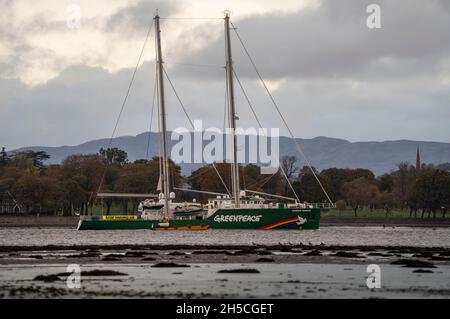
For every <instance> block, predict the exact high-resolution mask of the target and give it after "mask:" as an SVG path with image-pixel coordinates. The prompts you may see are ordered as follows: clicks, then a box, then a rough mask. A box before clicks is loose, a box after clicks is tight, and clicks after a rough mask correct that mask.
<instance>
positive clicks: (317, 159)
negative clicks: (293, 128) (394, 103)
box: [16, 133, 450, 175]
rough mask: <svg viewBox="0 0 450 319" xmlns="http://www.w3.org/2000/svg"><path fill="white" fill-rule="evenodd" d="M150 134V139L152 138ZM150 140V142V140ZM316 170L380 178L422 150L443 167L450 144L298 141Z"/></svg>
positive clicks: (136, 152)
mask: <svg viewBox="0 0 450 319" xmlns="http://www.w3.org/2000/svg"><path fill="white" fill-rule="evenodd" d="M149 134H150V136H149ZM149 137H150V139H149ZM297 140H298V142H299V143H300V145H301V146H302V148H303V150H304V152H305V154H306V156H307V157H308V159H309V161H310V162H311V164H312V165H313V166H315V167H316V168H317V169H319V170H322V169H325V168H330V167H339V168H368V169H370V170H372V171H373V172H374V173H375V174H376V175H381V174H383V173H385V172H389V171H391V170H393V169H395V168H396V166H397V164H399V163H400V162H404V161H407V162H410V163H415V160H416V149H417V147H418V146H419V147H420V155H421V159H422V163H428V164H442V163H446V162H450V143H438V142H423V141H410V140H399V141H384V142H355V143H352V142H349V141H347V140H344V139H336V138H329V137H315V138H313V139H297ZM108 142H109V139H99V140H93V141H89V142H86V143H83V144H80V145H76V146H60V147H45V146H30V147H23V148H20V149H18V150H16V151H23V150H33V151H45V152H47V153H48V154H49V155H50V156H51V157H50V159H49V160H48V161H47V164H58V163H61V162H62V161H63V160H64V159H65V158H66V157H67V156H69V155H72V154H95V153H98V151H99V149H100V148H101V147H103V148H106V147H107V145H108ZM147 144H148V145H149V157H152V156H156V155H158V154H159V134H158V133H142V134H139V135H137V136H122V137H117V138H115V139H114V140H113V142H112V147H118V148H120V149H122V150H124V151H126V152H127V153H128V158H129V160H130V161H134V160H136V159H141V158H145V157H146V150H147ZM285 155H293V156H297V157H298V158H299V165H304V164H305V163H304V161H302V160H301V159H300V156H299V155H298V153H297V152H296V151H295V149H294V147H293V142H292V140H291V139H290V138H287V137H281V138H280V156H281V157H282V156H285ZM200 166H202V165H201V164H181V168H182V173H183V174H184V175H189V174H190V172H191V171H192V170H194V169H197V168H199V167H200Z"/></svg>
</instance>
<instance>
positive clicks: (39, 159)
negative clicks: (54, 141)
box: [13, 150, 50, 174]
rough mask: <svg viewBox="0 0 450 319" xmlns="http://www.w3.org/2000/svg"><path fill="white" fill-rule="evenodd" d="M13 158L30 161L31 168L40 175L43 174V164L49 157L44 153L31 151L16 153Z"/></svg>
mask: <svg viewBox="0 0 450 319" xmlns="http://www.w3.org/2000/svg"><path fill="white" fill-rule="evenodd" d="M13 157H14V158H24V159H29V160H31V161H32V163H33V166H34V167H35V168H36V169H37V170H38V171H39V173H40V174H43V172H44V170H45V165H44V162H45V161H46V160H48V159H49V158H50V155H48V154H47V152H45V151H38V152H34V151H31V150H28V151H23V152H17V153H15V154H14V155H13Z"/></svg>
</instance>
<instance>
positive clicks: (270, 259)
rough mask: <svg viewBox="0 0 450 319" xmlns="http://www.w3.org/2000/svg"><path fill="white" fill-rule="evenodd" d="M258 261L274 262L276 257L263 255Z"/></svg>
mask: <svg viewBox="0 0 450 319" xmlns="http://www.w3.org/2000/svg"><path fill="white" fill-rule="evenodd" d="M256 262H257V263H273V262H275V259H273V258H268V257H261V258H258V259H256Z"/></svg>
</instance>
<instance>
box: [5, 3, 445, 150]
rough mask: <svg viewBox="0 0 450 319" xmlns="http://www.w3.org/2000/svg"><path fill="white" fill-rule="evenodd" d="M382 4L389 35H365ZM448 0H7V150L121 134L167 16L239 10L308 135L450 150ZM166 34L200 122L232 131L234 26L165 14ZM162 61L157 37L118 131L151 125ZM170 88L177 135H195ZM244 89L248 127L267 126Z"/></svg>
mask: <svg viewBox="0 0 450 319" xmlns="http://www.w3.org/2000/svg"><path fill="white" fill-rule="evenodd" d="M70 3H78V4H79V5H80V7H81V10H82V20H81V28H80V29H69V28H67V25H66V21H65V14H66V12H65V10H66V7H67V5H68V4H70ZM369 3H378V4H380V6H381V9H382V12H381V14H382V16H381V18H382V28H381V29H377V30H370V29H368V28H367V27H366V18H367V13H366V7H367V5H368V4H369ZM449 3H450V2H449V1H446V0H441V1H438V0H430V1H426V2H424V1H420V0H405V1H395V0H386V1H381V0H378V1H376V0H371V1H360V0H342V1H335V0H322V1H280V0H278V1H265V2H264V4H262V2H261V1H175V0H174V1H137V0H136V1H131V0H130V1H127V0H122V1H120V0H117V1H106V0H104V1H56V0H53V1H52V0H46V1H42V2H41V1H39V2H36V3H32V2H30V1H9V0H0V10H1V12H2V17H1V18H0V146H2V145H4V146H6V147H7V148H8V149H14V148H18V147H22V146H30V145H48V146H57V145H74V144H79V143H82V142H85V141H88V140H92V139H96V138H103V137H109V136H110V134H111V131H112V128H113V125H114V122H115V118H116V116H117V114H118V112H119V110H120V106H121V103H122V99H123V96H124V94H125V91H126V88H127V85H128V82H129V80H130V77H131V74H132V72H133V67H134V65H135V63H136V59H137V57H138V55H139V50H140V48H141V46H142V43H143V40H144V37H145V34H146V32H147V29H148V25H149V23H151V20H152V16H153V14H154V11H155V9H156V8H158V9H159V13H160V15H161V16H162V17H166V18H171V17H172V18H181V17H207V18H220V17H221V16H222V15H223V10H224V9H226V8H229V9H230V10H232V12H233V15H232V20H233V22H234V24H235V26H236V27H237V28H238V32H239V34H240V35H241V36H242V38H243V39H244V41H245V43H246V45H247V47H248V49H249V51H250V52H251V54H252V56H253V57H254V59H255V61H256V63H257V64H258V66H259V68H260V71H261V73H262V74H263V75H264V77H265V78H266V79H267V81H268V84H269V87H270V88H271V89H272V90H273V93H274V96H275V98H276V100H277V101H278V102H279V104H280V106H281V109H282V111H283V112H284V114H286V115H287V117H288V122H289V123H290V125H291V126H292V128H293V130H294V132H295V134H296V135H297V136H298V137H303V138H310V137H315V136H319V135H324V136H330V137H338V138H345V139H349V140H351V141H363V140H364V141H365V140H380V141H381V140H395V139H417V140H431V141H444V142H450V125H449V124H448V123H449V121H448V119H449V118H450V33H449V30H450V4H449ZM162 36H163V49H164V56H165V60H166V62H167V65H166V67H167V70H168V73H169V75H170V76H171V78H172V80H173V82H174V84H175V86H176V88H177V91H178V93H179V94H180V96H181V98H182V99H183V102H184V103H185V104H186V107H187V109H188V110H189V113H190V115H191V117H193V118H198V119H203V120H204V121H205V122H206V124H207V125H215V126H218V127H222V126H223V111H224V93H225V82H224V71H223V69H221V67H222V66H223V64H224V44H223V43H224V42H223V41H224V40H223V21H222V20H220V19H211V20H203V19H199V20H190V21H186V20H179V19H173V20H171V19H169V20H162ZM233 55H234V58H235V65H236V72H237V74H238V75H239V77H240V79H241V81H242V83H243V85H244V86H245V88H246V91H247V93H248V96H249V97H250V99H251V100H252V102H253V104H254V105H255V106H256V109H257V113H258V115H259V117H260V118H261V120H262V124H263V125H264V126H267V127H281V122H280V121H279V119H278V118H277V117H276V116H274V114H275V113H274V109H273V107H272V106H271V105H270V103H269V100H268V99H267V96H266V95H265V93H264V90H263V88H262V87H261V85H260V84H259V82H258V81H257V77H256V74H255V73H254V72H253V70H252V69H251V65H250V64H249V63H248V60H247V59H246V57H245V56H244V54H243V51H242V48H241V47H240V44H239V42H238V41H237V39H236V37H234V38H233ZM153 60H154V47H153V37H151V39H150V41H149V45H148V47H147V49H146V51H145V55H144V60H143V64H142V65H141V66H140V68H139V71H138V74H137V78H136V82H135V86H134V87H133V91H132V94H131V96H130V99H129V101H128V105H127V108H126V109H125V112H124V116H123V119H122V121H121V122H120V126H119V131H118V135H136V134H139V133H141V132H143V131H145V130H148V128H149V120H150V111H151V101H152V93H153V87H154V69H155V68H154V61H153ZM179 63H183V64H205V65H210V66H214V67H189V66H185V65H179ZM166 89H167V95H168V109H169V112H168V113H169V115H168V124H169V128H171V129H173V128H175V127H178V126H186V127H188V122H187V120H186V118H185V117H184V114H183V112H182V110H181V109H180V107H179V106H178V104H177V102H176V99H175V98H174V96H173V93H172V92H171V91H170V87H169V86H168V85H166ZM236 92H237V102H238V113H239V116H240V121H239V125H241V126H244V127H248V126H256V122H255V120H254V119H253V118H252V116H251V111H250V109H249V108H248V106H247V105H246V104H245V100H244V99H243V96H242V93H241V91H240V89H239V87H238V86H236ZM155 126H156V124H153V128H154V129H155ZM282 132H284V133H286V132H285V131H283V130H282Z"/></svg>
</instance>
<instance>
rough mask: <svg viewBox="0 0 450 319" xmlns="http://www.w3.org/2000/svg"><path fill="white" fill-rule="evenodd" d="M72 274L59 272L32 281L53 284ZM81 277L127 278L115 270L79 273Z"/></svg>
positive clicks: (40, 276)
mask: <svg viewBox="0 0 450 319" xmlns="http://www.w3.org/2000/svg"><path fill="white" fill-rule="evenodd" d="M71 274H72V273H70V272H61V273H57V274H51V275H39V276H36V277H35V278H34V279H33V280H34V281H43V282H55V281H58V280H61V277H68V276H70V275H71ZM81 276H82V277H83V276H85V277H98V276H102V277H103V276H128V274H125V273H122V272H118V271H115V270H108V269H94V270H86V271H82V272H81Z"/></svg>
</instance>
